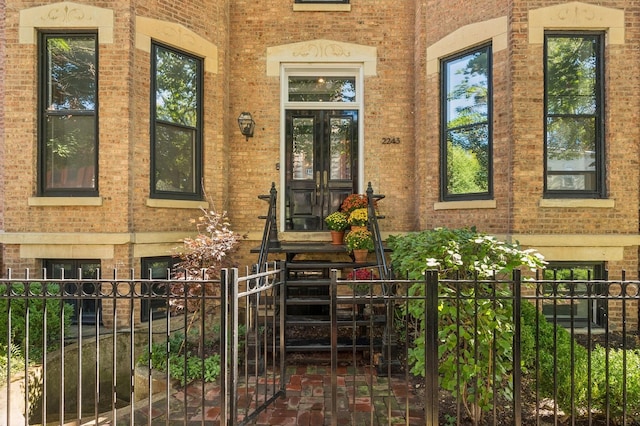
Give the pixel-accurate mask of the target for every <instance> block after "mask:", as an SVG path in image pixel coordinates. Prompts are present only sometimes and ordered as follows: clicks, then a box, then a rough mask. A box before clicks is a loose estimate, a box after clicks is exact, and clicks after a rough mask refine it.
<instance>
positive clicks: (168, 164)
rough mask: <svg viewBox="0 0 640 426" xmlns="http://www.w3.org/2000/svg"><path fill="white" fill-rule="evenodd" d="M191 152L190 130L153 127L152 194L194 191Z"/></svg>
mask: <svg viewBox="0 0 640 426" xmlns="http://www.w3.org/2000/svg"><path fill="white" fill-rule="evenodd" d="M194 152H195V131H194V130H191V129H185V128H180V127H176V126H171V125H168V124H167V125H165V124H159V123H158V124H156V149H155V164H156V187H155V189H156V191H171V192H193V191H194V188H195V187H196V182H195V176H194V168H195V164H194V163H195V160H194Z"/></svg>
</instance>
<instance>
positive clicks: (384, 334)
mask: <svg viewBox="0 0 640 426" xmlns="http://www.w3.org/2000/svg"><path fill="white" fill-rule="evenodd" d="M361 276H363V277H365V278H364V279H361V280H357V281H345V280H340V279H338V273H337V271H334V273H333V274H332V286H331V288H332V293H331V300H332V302H331V306H332V310H331V321H332V330H333V334H332V335H333V336H340V335H341V333H344V332H345V330H346V331H347V333H351V332H352V331H353V330H359V331H358V332H357V333H356V332H353V333H352V336H353V345H352V347H353V348H354V350H353V351H352V353H351V356H350V357H348V358H345V357H344V356H341V354H340V352H339V351H338V350H335V349H336V348H337V347H338V345H332V346H333V348H334V350H333V351H332V357H331V362H332V368H331V371H332V372H333V374H332V380H331V382H332V389H333V392H332V404H331V418H332V424H340V423H344V422H345V421H350V422H351V424H407V425H410V424H427V425H440V424H493V425H500V424H508V425H511V424H515V425H521V424H536V425H537V424H593V425H605V424H606V425H609V424H627V425H630V424H640V342H639V340H638V321H637V320H638V306H639V305H638V303H639V300H640V296H639V293H638V289H639V287H640V282H638V281H628V280H625V279H624V278H623V279H622V280H617V281H614V280H609V281H604V280H591V279H590V280H577V279H572V280H557V279H556V280H543V279H539V277H538V279H523V278H522V277H521V275H520V272H519V271H516V272H515V273H514V275H513V277H510V278H509V279H488V280H480V279H471V280H465V279H455V280H453V279H440V278H439V277H438V273H437V272H436V271H427V273H426V275H425V279H424V280H420V281H411V280H387V281H381V280H376V279H371V278H372V277H374V276H375V273H373V274H367V273H363V274H361ZM623 277H624V274H623ZM363 336H367V337H368V339H367V345H368V347H366V348H364V350H360V351H356V350H355V348H356V347H358V348H360V349H362V344H363V342H362V337H363ZM345 365H349V366H350V368H349V369H347V370H346V371H348V373H347V372H345V369H343V368H341V366H345ZM358 375H364V376H366V377H365V380H364V381H358V378H357V377H358ZM398 379H401V381H402V382H403V383H404V384H405V389H409V392H407V393H406V394H403V393H402V392H400V393H398V392H397V388H396V385H394V380H398ZM338 383H347V384H349V383H353V384H354V385H353V386H354V387H353V388H352V389H347V390H346V392H342V393H341V391H340V387H341V386H339V385H338ZM357 383H359V384H358V385H356V384H357ZM357 386H359V388H356V387H357ZM363 386H364V389H363ZM347 387H348V385H347ZM363 398H364V399H365V401H366V400H370V401H372V402H373V401H376V400H377V401H378V403H374V404H372V406H373V408H372V409H371V410H366V411H365V412H359V411H358V410H357V409H354V407H357V405H358V403H359V402H360V403H362V402H363ZM345 407H350V408H351V409H345Z"/></svg>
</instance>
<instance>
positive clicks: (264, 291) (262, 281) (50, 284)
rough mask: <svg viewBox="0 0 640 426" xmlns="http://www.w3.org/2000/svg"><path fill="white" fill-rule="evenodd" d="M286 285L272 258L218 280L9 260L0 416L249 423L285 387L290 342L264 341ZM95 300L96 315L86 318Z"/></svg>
mask: <svg viewBox="0 0 640 426" xmlns="http://www.w3.org/2000/svg"><path fill="white" fill-rule="evenodd" d="M43 276H46V275H45V274H44V273H43ZM281 285H282V280H281V272H280V270H279V269H278V268H277V266H276V265H275V264H273V265H267V266H266V268H264V271H263V272H261V273H259V274H249V273H248V272H247V273H246V274H245V275H244V276H242V277H241V276H239V274H238V271H237V270H235V269H233V270H224V271H222V276H221V279H219V280H184V279H166V280H158V279H153V280H142V279H136V278H135V277H133V274H128V276H127V277H121V276H119V272H118V271H115V272H114V273H113V277H112V278H98V279H95V280H86V279H82V280H64V279H60V280H56V279H42V278H31V274H30V273H29V271H25V273H24V274H23V275H22V276H21V277H14V276H12V273H11V271H9V273H8V278H5V279H0V318H1V320H0V395H1V396H0V425H11V426H14V425H27V424H29V425H35V424H61V425H62V424H68V423H69V422H70V423H73V424H77V422H79V423H80V424H113V425H115V424H118V425H121V424H130V425H146V424H148V425H151V424H154V425H155V424H171V425H174V424H190V425H191V424H203V425H205V424H245V423H248V422H250V421H251V419H252V418H253V417H255V416H256V414H257V413H259V412H260V411H261V410H263V409H264V407H265V406H266V405H268V403H269V402H270V401H272V400H273V399H275V398H277V396H279V395H282V394H283V393H284V391H283V389H284V384H283V382H282V380H281V377H283V373H282V368H283V365H284V364H282V362H283V360H284V356H283V352H279V351H278V347H279V345H276V344H270V345H266V342H267V341H271V342H273V339H274V338H275V336H274V332H273V331H274V330H283V329H284V327H283V326H282V325H281V324H280V323H278V321H283V320H284V317H279V316H278V315H274V314H273V313H274V312H278V310H279V309H280V306H281V303H282V296H279V295H280V294H284V293H283V292H281V291H278V290H277V289H278V288H279V287H280V286H281ZM87 301H90V302H92V303H91V306H92V308H95V312H96V318H98V320H97V321H94V324H91V325H86V324H85V323H83V321H82V320H81V319H82V318H83V315H82V310H83V306H84V305H85V303H86V302H87ZM143 308H144V309H145V312H141V309H143ZM141 318H148V321H147V322H144V323H142V322H141ZM105 324H107V325H109V326H108V327H105ZM270 339H271V340H270ZM264 383H269V386H264V385H262V384H264Z"/></svg>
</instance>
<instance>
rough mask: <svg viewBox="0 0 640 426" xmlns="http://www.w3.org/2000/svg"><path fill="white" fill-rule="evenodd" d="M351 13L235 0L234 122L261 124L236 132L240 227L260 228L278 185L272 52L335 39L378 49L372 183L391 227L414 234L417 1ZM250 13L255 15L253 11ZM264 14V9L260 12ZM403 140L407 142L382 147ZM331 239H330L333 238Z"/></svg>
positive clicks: (369, 135) (235, 196)
mask: <svg viewBox="0 0 640 426" xmlns="http://www.w3.org/2000/svg"><path fill="white" fill-rule="evenodd" d="M351 3H352V4H351V11H350V12H293V1H292V0H291V1H283V0H262V1H259V2H255V1H248V0H237V1H234V2H232V3H231V15H230V16H231V18H230V21H231V24H230V28H231V29H232V37H231V39H230V47H229V53H230V55H229V59H230V79H229V94H230V99H229V102H230V103H229V111H230V114H231V116H230V117H229V123H230V124H234V123H232V122H233V120H234V119H235V118H236V117H237V116H238V115H239V114H240V112H241V111H250V112H251V113H252V115H253V117H254V119H255V120H256V123H257V124H256V131H255V136H254V137H253V138H251V139H249V141H248V142H245V139H244V138H243V137H242V136H241V135H240V133H239V131H238V129H237V126H236V127H235V128H232V129H231V131H230V133H229V144H230V145H229V148H230V151H229V194H230V200H229V201H230V202H229V212H230V218H231V221H232V223H233V224H234V225H235V227H236V228H238V229H239V230H242V231H245V230H253V231H259V230H261V229H262V226H263V224H264V221H261V220H258V219H257V216H258V215H262V214H264V212H265V211H266V204H265V202H264V201H261V200H258V198H257V196H258V195H260V194H267V193H268V192H269V189H270V186H271V182H276V184H277V185H278V188H277V189H278V191H279V196H280V197H282V196H283V191H282V188H280V187H279V176H280V175H279V173H280V172H279V171H277V170H276V163H277V162H279V161H280V160H279V158H280V80H279V79H278V78H277V77H270V76H267V75H266V51H267V48H268V47H273V46H279V45H283V44H288V43H295V42H302V41H309V40H315V39H329V40H335V41H339V42H346V43H355V44H360V45H365V46H371V47H376V48H377V55H378V61H377V72H378V75H377V76H369V77H365V80H364V86H365V99H366V101H365V110H364V116H363V117H360V119H361V120H364V133H365V135H364V141H360V143H364V147H365V158H364V162H365V173H364V177H363V179H364V182H365V184H366V183H367V182H368V181H371V183H372V185H373V188H374V190H375V191H376V193H382V194H385V195H386V198H385V199H384V200H383V201H382V202H381V203H380V210H381V212H382V214H385V215H386V216H387V218H386V219H385V221H384V227H385V229H394V230H408V229H410V227H411V225H412V222H413V205H414V201H413V194H414V192H413V187H414V177H413V172H414V158H413V146H414V139H413V138H414V132H413V121H414V117H413V111H414V104H413V96H414V92H413V84H414V66H413V61H414V57H413V46H414V33H413V29H412V23H413V20H414V9H415V8H414V4H413V3H414V2H412V1H375V2H374V1H359V0H358V1H352V2H351ZM247 11H251V12H250V13H247ZM256 11H259V12H256ZM383 137H398V138H400V140H401V143H400V144H399V145H382V143H381V142H382V138H383ZM327 238H328V237H327Z"/></svg>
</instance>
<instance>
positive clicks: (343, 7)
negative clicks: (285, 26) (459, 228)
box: [293, 3, 351, 12]
mask: <svg viewBox="0 0 640 426" xmlns="http://www.w3.org/2000/svg"><path fill="white" fill-rule="evenodd" d="M293 11H294V12H350V11H351V5H350V4H301V3H294V4H293Z"/></svg>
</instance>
